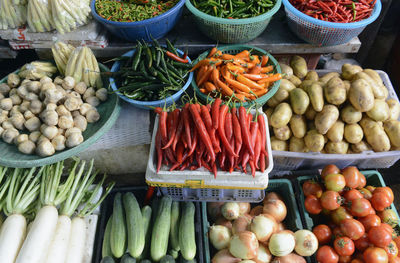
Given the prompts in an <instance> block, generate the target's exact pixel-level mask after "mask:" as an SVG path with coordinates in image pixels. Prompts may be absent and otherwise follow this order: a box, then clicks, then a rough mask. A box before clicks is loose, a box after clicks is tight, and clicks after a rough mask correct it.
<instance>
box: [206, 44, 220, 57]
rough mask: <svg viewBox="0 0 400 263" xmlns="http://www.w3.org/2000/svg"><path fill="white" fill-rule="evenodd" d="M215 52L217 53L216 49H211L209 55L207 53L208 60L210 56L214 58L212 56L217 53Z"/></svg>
mask: <svg viewBox="0 0 400 263" xmlns="http://www.w3.org/2000/svg"><path fill="white" fill-rule="evenodd" d="M217 51H218V49H217V48H216V47H213V48H212V49H211V50H210V53H208V56H207V57H208V58H211V57H212V56H214V54H215V53H217Z"/></svg>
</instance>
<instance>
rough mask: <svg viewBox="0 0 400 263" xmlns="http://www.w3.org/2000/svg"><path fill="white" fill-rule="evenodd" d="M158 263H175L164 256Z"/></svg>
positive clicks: (167, 256) (170, 258)
mask: <svg viewBox="0 0 400 263" xmlns="http://www.w3.org/2000/svg"><path fill="white" fill-rule="evenodd" d="M160 263H175V259H174V258H173V257H172V256H170V255H165V256H164V257H163V258H162V259H161V260H160Z"/></svg>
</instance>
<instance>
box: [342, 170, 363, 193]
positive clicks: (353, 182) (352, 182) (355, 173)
mask: <svg viewBox="0 0 400 263" xmlns="http://www.w3.org/2000/svg"><path fill="white" fill-rule="evenodd" d="M341 172H342V174H343V176H344V178H345V179H346V186H347V187H349V188H357V187H359V186H360V174H361V173H360V171H359V170H358V169H357V167H354V166H349V167H346V168H344V169H342V171H341Z"/></svg>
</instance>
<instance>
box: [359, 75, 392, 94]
mask: <svg viewBox="0 0 400 263" xmlns="http://www.w3.org/2000/svg"><path fill="white" fill-rule="evenodd" d="M353 79H354V80H357V79H363V80H365V81H367V82H368V84H369V86H370V87H371V89H372V93H373V94H374V97H375V98H376V99H386V96H387V94H386V92H385V91H384V90H383V89H382V88H381V85H379V84H378V83H376V82H375V80H374V79H373V78H371V77H370V76H369V75H368V74H367V73H365V72H358V73H357V74H356V75H354V78H353Z"/></svg>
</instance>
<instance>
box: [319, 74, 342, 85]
mask: <svg viewBox="0 0 400 263" xmlns="http://www.w3.org/2000/svg"><path fill="white" fill-rule="evenodd" d="M333 77H340V75H339V73H337V72H329V73H327V74H325V75H323V76H322V77H321V78H319V81H320V82H322V83H323V84H326V83H328V81H329V80H330V79H331V78H333Z"/></svg>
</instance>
